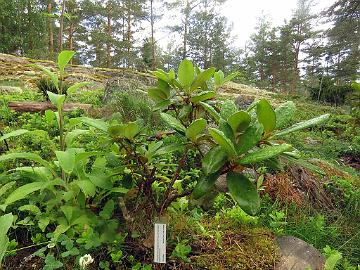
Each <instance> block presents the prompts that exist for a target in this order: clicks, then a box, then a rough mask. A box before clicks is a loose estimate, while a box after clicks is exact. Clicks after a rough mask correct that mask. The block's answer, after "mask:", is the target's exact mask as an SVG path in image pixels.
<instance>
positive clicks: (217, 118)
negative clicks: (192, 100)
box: [199, 102, 220, 123]
mask: <svg viewBox="0 0 360 270" xmlns="http://www.w3.org/2000/svg"><path fill="white" fill-rule="evenodd" d="M199 104H200V105H201V106H202V107H203V108H204V110H205V111H206V112H207V113H208V114H209V115H210V116H211V117H212V118H213V119H214V120H215V122H217V123H219V121H220V114H219V113H218V112H217V111H216V110H215V109H214V107H212V106H211V105H209V104H207V103H205V102H199Z"/></svg>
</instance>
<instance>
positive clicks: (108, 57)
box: [106, 1, 112, 68]
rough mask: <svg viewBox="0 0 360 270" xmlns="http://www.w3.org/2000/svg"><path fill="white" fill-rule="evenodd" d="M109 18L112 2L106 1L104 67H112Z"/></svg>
mask: <svg viewBox="0 0 360 270" xmlns="http://www.w3.org/2000/svg"><path fill="white" fill-rule="evenodd" d="M111 17H112V1H108V5H107V34H108V37H107V42H106V67H107V68H111V67H112V61H111V40H112V25H111Z"/></svg>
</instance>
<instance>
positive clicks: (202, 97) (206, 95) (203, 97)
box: [190, 91, 216, 103]
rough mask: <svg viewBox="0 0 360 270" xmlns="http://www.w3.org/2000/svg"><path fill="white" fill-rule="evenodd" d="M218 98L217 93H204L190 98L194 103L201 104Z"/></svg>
mask: <svg viewBox="0 0 360 270" xmlns="http://www.w3.org/2000/svg"><path fill="white" fill-rule="evenodd" d="M215 96H216V93H215V92H214V91H204V92H201V93H198V94H196V95H194V96H192V97H191V98H190V101H191V102H192V103H199V102H201V101H205V100H209V99H212V98H214V97H215Z"/></svg>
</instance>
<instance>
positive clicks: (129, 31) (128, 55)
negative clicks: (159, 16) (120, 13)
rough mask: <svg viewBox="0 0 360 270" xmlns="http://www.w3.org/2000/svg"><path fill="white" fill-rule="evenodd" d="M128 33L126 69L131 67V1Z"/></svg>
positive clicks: (128, 8) (128, 6) (128, 11)
mask: <svg viewBox="0 0 360 270" xmlns="http://www.w3.org/2000/svg"><path fill="white" fill-rule="evenodd" d="M126 20H127V21H126V23H127V33H126V43H127V44H126V49H127V58H126V67H129V66H130V52H131V1H129V0H128V1H127V18H126Z"/></svg>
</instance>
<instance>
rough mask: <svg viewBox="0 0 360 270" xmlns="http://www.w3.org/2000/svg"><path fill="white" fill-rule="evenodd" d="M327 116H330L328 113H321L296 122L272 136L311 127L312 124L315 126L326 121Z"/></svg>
mask: <svg viewBox="0 0 360 270" xmlns="http://www.w3.org/2000/svg"><path fill="white" fill-rule="evenodd" d="M329 118H330V114H324V115H321V116H319V117H316V118H313V119H310V120H307V121H303V122H300V123H297V124H295V125H293V126H291V127H289V128H287V129H284V130H281V131H279V132H277V133H275V135H274V136H282V135H285V134H288V133H291V132H294V131H298V130H301V129H304V128H309V127H312V126H315V125H319V124H322V123H324V122H325V121H327V120H328V119H329Z"/></svg>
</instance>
